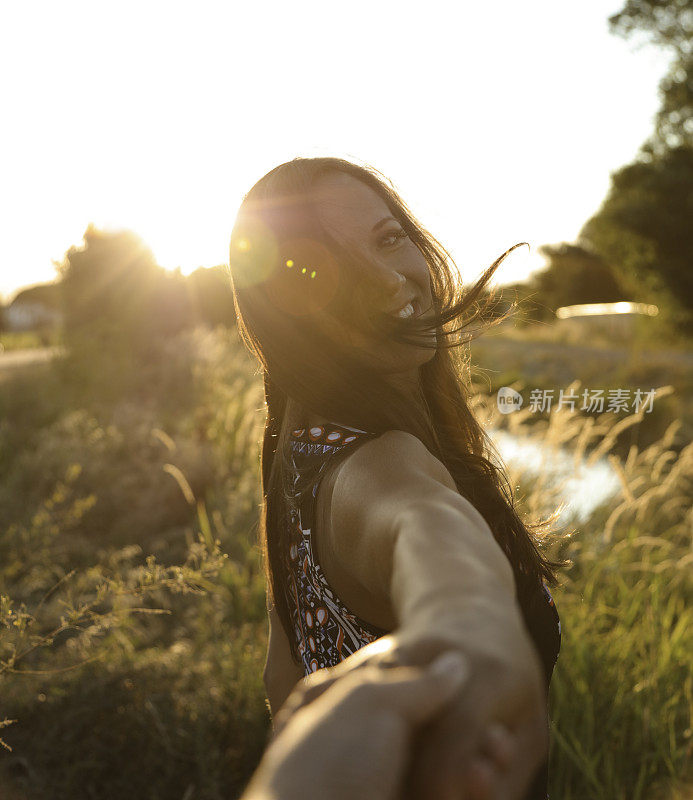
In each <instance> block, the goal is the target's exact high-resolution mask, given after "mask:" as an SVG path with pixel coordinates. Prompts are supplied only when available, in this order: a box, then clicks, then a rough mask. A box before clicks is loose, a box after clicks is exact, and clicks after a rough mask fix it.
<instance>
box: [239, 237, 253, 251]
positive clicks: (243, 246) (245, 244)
mask: <svg viewBox="0 0 693 800" xmlns="http://www.w3.org/2000/svg"><path fill="white" fill-rule="evenodd" d="M236 247H238V249H239V250H240V251H241V252H242V253H245V252H246V251H247V250H250V242H249V241H248V240H247V239H239V240H238V244H237V245H236Z"/></svg>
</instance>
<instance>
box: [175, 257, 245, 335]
mask: <svg viewBox="0 0 693 800" xmlns="http://www.w3.org/2000/svg"><path fill="white" fill-rule="evenodd" d="M187 286H188V294H189V296H190V302H191V304H192V308H193V312H194V314H195V318H196V319H197V320H198V321H199V322H204V323H206V324H207V325H210V326H212V327H214V326H215V325H225V326H226V327H233V326H234V325H235V324H236V311H235V309H234V305H233V292H232V291H231V279H230V277H229V271H228V267H226V266H225V265H219V266H216V267H200V268H199V269H196V270H195V271H194V272H192V273H191V274H190V275H188V278H187Z"/></svg>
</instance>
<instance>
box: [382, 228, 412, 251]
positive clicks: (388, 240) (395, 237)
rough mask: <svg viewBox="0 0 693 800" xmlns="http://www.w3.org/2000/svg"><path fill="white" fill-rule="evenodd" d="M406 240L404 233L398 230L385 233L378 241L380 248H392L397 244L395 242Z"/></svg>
mask: <svg viewBox="0 0 693 800" xmlns="http://www.w3.org/2000/svg"><path fill="white" fill-rule="evenodd" d="M406 238H407V233H406V231H405V230H403V229H402V228H400V229H399V230H397V231H390V232H389V233H386V234H385V235H384V236H383V238H382V239H381V240H380V245H381V246H382V247H392V246H394V245H395V244H397V242H400V241H401V240H402V239H406Z"/></svg>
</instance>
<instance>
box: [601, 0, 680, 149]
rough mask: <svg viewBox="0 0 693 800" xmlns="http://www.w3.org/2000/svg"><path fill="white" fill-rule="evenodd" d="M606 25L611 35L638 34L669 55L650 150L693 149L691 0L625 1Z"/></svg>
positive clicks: (660, 88) (630, 35)
mask: <svg viewBox="0 0 693 800" xmlns="http://www.w3.org/2000/svg"><path fill="white" fill-rule="evenodd" d="M609 25H610V28H611V30H612V32H613V33H616V34H618V35H621V36H624V37H626V38H631V37H633V36H634V35H635V34H637V33H640V34H643V35H644V37H645V40H646V41H649V42H651V43H652V44H655V45H657V46H659V47H664V48H667V49H669V50H671V51H672V53H673V55H674V58H673V59H672V62H671V65H670V67H669V71H668V72H667V74H666V75H665V76H664V78H663V79H662V82H661V83H660V86H659V93H660V99H661V103H662V107H661V109H660V111H659V113H658V114H657V119H656V136H655V137H654V139H653V141H652V142H651V147H652V148H653V149H654V150H659V149H661V147H677V146H680V145H688V146H693V0H627V2H626V4H625V5H624V7H623V8H622V9H621V11H619V12H618V13H617V14H614V15H613V16H611V17H609Z"/></svg>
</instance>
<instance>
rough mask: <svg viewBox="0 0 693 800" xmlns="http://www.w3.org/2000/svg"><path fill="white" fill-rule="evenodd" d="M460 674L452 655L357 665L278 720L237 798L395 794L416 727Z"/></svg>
mask: <svg viewBox="0 0 693 800" xmlns="http://www.w3.org/2000/svg"><path fill="white" fill-rule="evenodd" d="M467 674H468V671H467V668H466V666H465V663H464V660H463V658H462V657H461V656H460V655H459V654H457V653H454V652H452V653H451V652H448V653H445V654H443V655H442V656H441V657H440V658H438V659H436V660H435V661H434V662H433V664H432V665H431V666H430V667H429V668H428V669H421V668H416V667H398V668H393V669H379V668H377V667H375V666H368V667H366V666H364V667H362V668H360V669H359V670H356V671H353V672H351V673H349V674H346V675H345V676H344V677H343V678H342V679H341V680H339V681H338V682H335V683H334V684H333V685H331V686H330V688H328V689H327V690H326V691H324V692H323V693H322V694H321V696H320V697H318V698H317V699H315V700H314V701H313V702H311V703H308V704H306V705H303V706H302V707H301V708H299V709H297V710H296V711H295V713H294V714H293V715H292V716H291V718H290V719H289V718H287V719H285V721H284V724H283V725H282V729H281V732H279V733H277V735H276V736H275V738H274V740H273V741H272V743H271V744H270V746H269V748H268V749H267V751H266V753H265V755H264V757H263V759H262V761H261V763H260V766H259V767H258V770H257V772H256V773H255V775H254V776H253V779H252V781H251V783H250V785H249V786H248V789H247V790H246V792H245V793H244V795H243V797H242V799H241V800H294V798H296V800H298V799H299V798H300V800H313V798H315V800H325V798H330V800H353V798H359V800H394V798H399V797H401V796H402V793H403V787H402V779H403V776H404V773H405V769H406V767H407V765H408V763H409V755H410V753H409V751H410V744H411V740H412V737H413V735H414V732H415V730H416V728H417V727H420V726H421V725H422V724H423V723H425V722H426V721H428V720H430V719H431V718H432V717H433V716H434V715H435V714H438V713H440V712H441V711H442V709H443V708H444V707H445V706H446V705H447V704H448V703H449V702H450V701H451V700H452V698H453V697H454V696H455V695H456V694H458V693H459V689H460V686H461V685H462V683H463V682H464V680H465V679H466V677H467ZM295 699H296V698H293V700H294V701H295ZM303 699H305V697H304V698H303ZM291 700H292V698H291V697H290V698H289V701H291ZM289 701H287V703H288V702H289ZM426 797H427V800H435V798H436V797H437V795H435V794H431V793H430V792H428V793H427V795H426ZM441 797H442V796H441Z"/></svg>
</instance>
